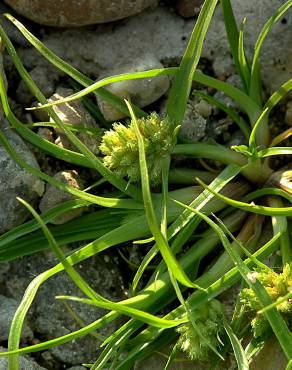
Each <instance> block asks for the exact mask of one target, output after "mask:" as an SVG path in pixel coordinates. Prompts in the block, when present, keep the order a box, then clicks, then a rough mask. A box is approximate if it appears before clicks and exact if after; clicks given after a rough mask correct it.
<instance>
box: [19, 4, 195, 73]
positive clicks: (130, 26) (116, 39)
mask: <svg viewBox="0 0 292 370" xmlns="http://www.w3.org/2000/svg"><path fill="white" fill-rule="evenodd" d="M193 24H194V21H193V20H186V21H185V20H183V19H182V18H181V17H180V16H178V15H177V14H175V13H173V12H171V11H170V10H169V9H167V8H163V7H158V8H157V9H155V10H152V11H146V12H143V13H141V14H139V15H137V16H135V17H133V18H129V19H127V20H124V21H122V22H117V23H116V24H108V25H99V26H96V27H95V28H94V29H71V30H54V29H52V30H46V32H45V34H44V37H43V38H42V41H44V42H45V44H46V45H47V47H49V48H50V49H52V50H53V51H54V52H55V53H56V54H57V55H59V56H60V57H61V58H63V59H65V60H66V61H67V62H68V63H70V64H72V65H73V66H74V67H76V68H77V69H79V70H81V71H82V72H83V73H85V74H87V75H88V76H91V77H92V78H93V79H96V78H97V77H98V75H99V74H100V73H104V72H105V71H106V70H110V69H114V68H115V66H117V65H121V66H122V65H125V66H126V65H129V64H131V61H132V60H133V61H134V60H137V59H139V58H143V57H144V55H147V54H150V55H154V56H155V57H156V58H157V59H158V60H159V61H160V62H163V63H170V64H172V65H173V63H178V62H179V60H180V58H181V56H182V54H183V52H184V49H185V47H186V45H187V39H188V37H189V35H190V32H191V30H192V27H193ZM19 54H20V56H21V58H22V60H23V61H24V63H25V65H26V66H27V67H28V68H29V69H32V68H34V67H35V66H37V65H47V62H46V60H45V59H44V58H42V57H40V56H39V54H38V53H37V52H36V51H35V50H34V49H33V48H22V49H19Z"/></svg>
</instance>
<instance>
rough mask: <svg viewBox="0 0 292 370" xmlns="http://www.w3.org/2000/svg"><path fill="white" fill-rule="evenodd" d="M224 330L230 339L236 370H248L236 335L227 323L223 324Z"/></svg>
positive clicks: (246, 361)
mask: <svg viewBox="0 0 292 370" xmlns="http://www.w3.org/2000/svg"><path fill="white" fill-rule="evenodd" d="M224 328H225V331H226V333H227V335H228V337H229V339H230V342H231V345H232V348H233V351H234V355H235V358H236V362H237V366H238V370H249V366H248V360H247V358H246V355H245V352H244V349H243V348H242V345H241V343H240V341H239V339H238V338H237V336H236V334H235V333H234V331H233V330H232V328H231V326H230V325H229V324H228V323H227V321H225V322H224Z"/></svg>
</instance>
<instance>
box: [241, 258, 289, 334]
mask: <svg viewBox="0 0 292 370" xmlns="http://www.w3.org/2000/svg"><path fill="white" fill-rule="evenodd" d="M256 278H257V280H259V281H260V283H261V284H262V285H263V286H264V287H265V289H266V291H267V292H268V294H269V295H270V297H271V299H272V301H273V302H276V301H277V300H278V299H279V298H282V297H283V296H285V295H286V294H288V293H289V292H291V290H292V264H286V265H285V267H284V268H283V272H282V273H276V272H275V271H273V270H263V271H259V272H258V273H257V275H256ZM240 301H241V303H242V305H243V307H244V308H245V310H246V311H249V312H250V313H251V314H252V315H256V316H255V317H254V319H253V320H252V322H251V325H252V329H253V333H254V336H255V337H259V336H261V335H263V334H264V333H265V331H266V330H267V329H268V328H269V324H268V322H267V320H266V319H265V317H264V316H263V315H262V314H257V311H259V310H260V309H261V308H262V306H261V305H260V302H259V301H258V299H257V296H256V295H255V293H254V291H253V290H252V289H251V288H245V289H243V290H242V291H241V293H240ZM276 307H277V310H278V311H279V312H281V313H282V314H283V317H284V319H285V320H286V322H287V323H288V324H290V325H291V324H292V318H291V314H292V302H291V300H285V301H283V302H281V303H280V304H278V305H277V306H276Z"/></svg>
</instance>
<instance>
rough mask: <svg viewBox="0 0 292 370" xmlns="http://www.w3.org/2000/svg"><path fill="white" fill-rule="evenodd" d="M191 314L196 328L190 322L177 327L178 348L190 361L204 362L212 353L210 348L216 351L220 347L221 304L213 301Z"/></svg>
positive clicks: (222, 314)
mask: <svg viewBox="0 0 292 370" xmlns="http://www.w3.org/2000/svg"><path fill="white" fill-rule="evenodd" d="M193 314H194V320H195V323H196V327H195V328H194V326H193V325H192V323H190V322H188V323H186V324H183V325H181V326H179V328H178V329H177V332H178V333H180V337H179V340H178V346H179V347H180V349H181V350H182V351H184V352H185V353H186V354H187V356H188V357H190V358H191V359H192V360H199V361H206V360H208V358H209V357H210V353H211V351H212V350H211V348H210V347H213V348H216V349H217V348H218V347H219V346H220V342H219V335H220V334H221V333H222V332H223V330H224V327H223V320H224V312H223V309H222V305H221V303H220V302H219V301H217V300H215V299H213V300H211V301H210V302H208V304H206V305H203V306H201V307H200V308H198V309H196V311H195V312H193Z"/></svg>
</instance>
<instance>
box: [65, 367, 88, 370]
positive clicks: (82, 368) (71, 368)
mask: <svg viewBox="0 0 292 370" xmlns="http://www.w3.org/2000/svg"><path fill="white" fill-rule="evenodd" d="M68 370H86V368H85V367H83V366H73V367H70V368H69V369H68Z"/></svg>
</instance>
